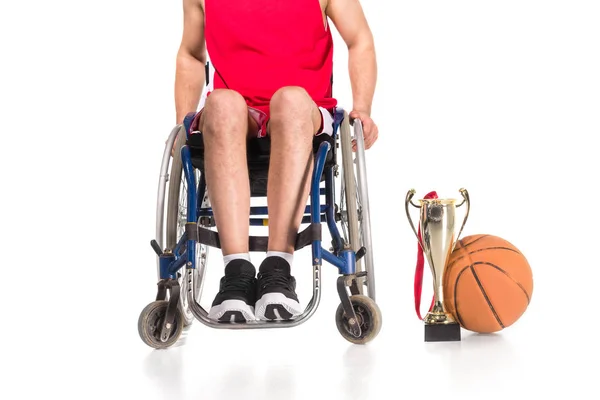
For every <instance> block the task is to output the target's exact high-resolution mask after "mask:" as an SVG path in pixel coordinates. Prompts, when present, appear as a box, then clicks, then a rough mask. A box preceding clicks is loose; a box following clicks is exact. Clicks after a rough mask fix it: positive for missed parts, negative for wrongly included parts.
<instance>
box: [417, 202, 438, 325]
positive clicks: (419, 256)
mask: <svg viewBox="0 0 600 400" xmlns="http://www.w3.org/2000/svg"><path fill="white" fill-rule="evenodd" d="M424 198H425V199H437V198H438V195H437V193H436V192H435V191H434V192H429V193H427V194H426V195H425V197H424ZM418 236H419V243H418V245H419V248H418V252H417V267H416V269H415V311H416V312H417V316H418V317H419V319H420V320H422V319H423V317H422V316H421V293H422V291H423V269H424V267H425V257H424V256H423V248H422V247H421V224H419V234H418ZM434 301H435V296H433V297H432V299H431V305H430V306H429V311H431V310H432V309H433V304H434Z"/></svg>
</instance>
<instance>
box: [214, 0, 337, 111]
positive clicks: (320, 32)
mask: <svg viewBox="0 0 600 400" xmlns="http://www.w3.org/2000/svg"><path fill="white" fill-rule="evenodd" d="M204 9H205V37H206V47H207V51H208V56H209V59H210V61H211V63H212V66H213V67H214V69H215V74H214V79H213V86H214V89H220V88H226V89H232V90H235V91H237V92H239V93H240V94H241V95H242V96H244V98H245V99H246V103H247V104H248V105H249V106H250V107H253V108H256V109H258V110H261V111H262V112H264V113H265V114H267V116H268V115H269V101H270V99H271V97H272V96H273V94H274V93H275V92H276V91H277V90H278V89H280V88H281V87H284V86H300V87H302V88H304V89H305V90H306V91H307V92H308V93H309V94H310V96H311V97H312V99H313V100H314V101H315V103H316V104H317V105H318V106H320V107H324V108H326V109H333V107H335V106H336V104H337V102H336V100H335V99H334V98H333V97H332V93H331V77H332V74H333V40H332V36H331V32H330V30H329V27H328V26H327V27H326V26H325V23H324V21H323V15H322V11H321V6H320V4H319V0H205V4H204Z"/></svg>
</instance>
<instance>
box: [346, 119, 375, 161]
mask: <svg viewBox="0 0 600 400" xmlns="http://www.w3.org/2000/svg"><path fill="white" fill-rule="evenodd" d="M350 118H354V119H358V120H360V122H362V127H363V136H364V137H365V150H368V149H370V148H371V146H373V144H374V143H375V141H376V140H377V138H378V137H379V129H378V128H377V125H375V122H374V121H373V120H372V119H371V117H370V116H369V115H367V114H365V113H361V112H360V111H352V112H351V113H350ZM352 150H354V151H356V142H354V143H352Z"/></svg>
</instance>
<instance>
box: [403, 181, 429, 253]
mask: <svg viewBox="0 0 600 400" xmlns="http://www.w3.org/2000/svg"><path fill="white" fill-rule="evenodd" d="M414 195H415V189H410V190H409V191H408V193H407V194H406V200H405V201H404V208H405V209H406V216H407V217H408V222H409V223H410V227H411V228H412V230H413V232H414V233H415V236H416V237H417V242H418V243H419V245H420V246H421V248H422V249H424V248H425V247H424V246H423V243H422V241H421V239H420V238H419V234H418V233H417V230H416V229H415V224H414V223H413V221H412V218H411V217H410V212H409V211H408V205H409V204H410V205H412V206H413V207H416V208H421V206H418V205H416V204H415V203H413V202H412V198H413V196H414Z"/></svg>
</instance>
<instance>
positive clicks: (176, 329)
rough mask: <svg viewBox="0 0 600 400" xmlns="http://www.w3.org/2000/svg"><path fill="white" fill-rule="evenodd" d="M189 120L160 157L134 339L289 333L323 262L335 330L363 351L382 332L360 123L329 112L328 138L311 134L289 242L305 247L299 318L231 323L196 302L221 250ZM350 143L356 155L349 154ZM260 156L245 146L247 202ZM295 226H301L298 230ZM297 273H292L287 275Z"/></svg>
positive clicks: (262, 150) (263, 160)
mask: <svg viewBox="0 0 600 400" xmlns="http://www.w3.org/2000/svg"><path fill="white" fill-rule="evenodd" d="M207 76H208V75H207ZM194 115H195V113H191V114H188V116H187V117H186V118H185V120H184V122H183V124H179V125H176V126H175V127H174V128H173V130H172V131H171V133H170V135H169V137H168V140H167V141H166V145H165V150H164V153H163V157H162V164H161V168H160V176H159V185H158V195H157V208H156V233H155V235H156V237H155V239H153V240H151V242H150V244H151V246H152V248H153V249H154V251H155V253H156V255H157V275H158V290H157V295H156V298H155V300H154V301H153V302H151V303H150V304H148V305H147V306H146V307H145V308H144V309H143V310H142V312H141V314H140V316H139V319H138V333H139V335H140V338H141V339H142V341H143V342H144V343H145V344H147V345H148V346H150V347H152V348H155V349H166V348H168V347H170V346H172V345H173V344H175V343H176V342H177V340H178V339H179V337H180V335H181V334H182V332H183V329H184V328H185V327H187V326H189V325H190V324H192V323H193V321H194V320H198V321H200V322H201V323H202V324H204V325H206V326H208V327H211V328H216V329H262V328H288V327H294V326H298V325H300V324H302V323H303V322H305V321H307V320H308V319H309V318H310V317H311V316H312V315H313V314H314V313H315V311H316V310H317V308H318V306H319V302H320V299H321V267H322V264H323V260H325V261H326V262H327V263H329V264H331V265H333V266H335V267H337V268H338V271H339V274H340V275H339V277H338V278H337V285H336V286H337V292H338V295H339V298H340V304H339V306H338V308H337V310H336V313H335V322H336V326H337V330H338V332H339V333H340V334H341V336H342V337H343V338H344V339H346V340H347V341H349V342H350V343H353V344H366V343H368V342H370V341H371V340H373V339H374V338H375V337H376V336H377V335H378V333H379V331H380V329H381V325H382V316H381V311H380V309H379V307H378V305H377V303H376V302H375V299H376V296H375V294H376V292H375V274H374V265H373V261H374V260H373V245H372V242H371V222H370V214H369V196H368V190H367V172H366V165H365V148H364V137H363V130H362V125H361V122H360V121H359V120H350V117H349V115H348V114H347V112H346V111H344V110H343V109H342V108H337V109H336V110H335V113H334V133H333V135H332V136H329V135H326V134H323V135H318V136H315V138H314V140H313V152H314V169H313V174H312V177H311V189H310V196H309V204H308V205H307V206H306V208H305V212H304V216H303V218H302V224H301V229H300V232H299V233H298V234H297V239H296V243H295V249H296V251H299V250H301V249H303V248H305V247H308V246H310V247H311V250H312V276H313V290H312V298H311V299H310V301H309V302H308V304H307V306H306V308H305V310H304V312H303V313H302V314H301V315H300V316H298V317H296V318H295V319H292V320H288V321H248V322H244V323H235V322H219V321H213V320H211V319H209V318H208V312H207V311H206V310H205V309H204V308H203V307H202V306H201V305H200V298H201V292H202V287H203V284H204V276H205V272H206V268H207V262H208V254H209V250H210V248H220V243H219V233H218V231H217V229H216V224H215V221H214V217H213V213H212V209H211V207H210V199H209V196H208V190H209V188H207V185H206V181H205V179H204V173H203V171H204V157H203V155H204V147H203V142H202V135H201V134H200V133H195V132H191V131H190V125H191V122H192V119H193V116H194ZM352 131H353V133H354V135H352ZM353 139H354V141H355V143H356V152H354V151H353V149H352V142H353ZM269 152H270V140H269V139H268V137H267V138H262V139H250V140H249V142H248V146H247V161H248V170H249V177H250V188H251V190H250V191H251V197H252V198H265V197H266V187H267V177H268V168H269ZM338 156H340V157H338ZM338 158H339V160H338ZM338 161H340V162H338ZM340 175H341V178H340ZM338 178H339V180H340V186H341V187H340V192H339V200H337V199H336V190H335V189H336V188H335V183H336V179H338ZM165 198H166V199H165ZM336 200H337V201H336ZM165 211H166V218H165ZM260 216H268V208H267V207H264V206H251V208H250V220H249V224H250V226H268V218H258V217H260ZM324 224H325V225H326V226H327V228H328V231H329V233H330V236H331V239H332V240H331V247H330V248H329V249H325V248H324V247H323V245H322V242H323V241H322V226H323V225H324ZM303 225H305V226H306V227H305V228H302V226H303ZM340 230H341V232H340ZM267 242H268V236H252V235H251V236H250V238H249V250H250V252H266V251H267ZM300 268H301V267H296V270H297V271H298V269H300Z"/></svg>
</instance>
